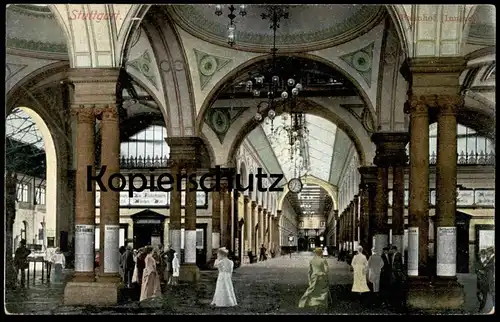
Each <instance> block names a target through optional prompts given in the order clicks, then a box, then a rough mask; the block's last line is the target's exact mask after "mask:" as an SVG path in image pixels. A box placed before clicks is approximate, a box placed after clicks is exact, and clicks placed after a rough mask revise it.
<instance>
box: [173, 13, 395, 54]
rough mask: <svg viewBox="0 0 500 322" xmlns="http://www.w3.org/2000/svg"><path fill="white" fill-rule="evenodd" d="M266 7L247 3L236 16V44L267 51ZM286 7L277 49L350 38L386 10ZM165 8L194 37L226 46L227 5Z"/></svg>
mask: <svg viewBox="0 0 500 322" xmlns="http://www.w3.org/2000/svg"><path fill="white" fill-rule="evenodd" d="M236 7H238V6H237V5H236ZM265 7H266V6H265V5H249V6H247V9H246V12H247V14H246V15H245V16H244V17H241V16H237V17H236V19H235V23H236V47H239V48H243V49H251V50H253V51H267V50H268V49H269V48H270V46H271V45H272V43H273V37H272V30H271V29H270V28H269V21H267V20H263V19H262V18H261V14H262V13H264V12H266V9H265ZM286 7H287V8H288V12H289V19H282V20H281V21H280V28H279V29H278V32H277V35H276V36H277V37H276V46H277V48H279V49H280V52H284V51H300V50H316V49H320V48H326V47H332V46H334V45H335V44H338V43H342V42H346V41H349V40H351V39H353V38H355V37H357V36H358V35H360V34H362V33H364V32H366V31H368V30H370V29H371V28H373V27H374V26H375V25H376V24H377V23H378V22H379V21H380V20H381V19H382V18H383V16H384V14H385V9H384V7H383V6H374V5H369V6H367V5H350V4H336V5H287V6H286ZM167 10H168V11H169V12H170V14H171V16H172V17H173V19H174V20H175V21H176V22H177V23H178V24H179V25H180V26H181V28H183V29H185V30H186V31H187V32H189V33H191V34H193V35H194V36H195V37H198V38H200V39H204V40H207V41H210V42H213V43H215V44H218V45H221V46H228V44H227V40H226V34H227V24H228V22H229V19H228V18H226V15H227V13H229V10H228V9H227V6H226V5H225V8H224V9H223V12H224V15H223V16H217V15H215V5H172V6H168V7H167ZM236 14H237V12H236Z"/></svg>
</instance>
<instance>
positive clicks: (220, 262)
mask: <svg viewBox="0 0 500 322" xmlns="http://www.w3.org/2000/svg"><path fill="white" fill-rule="evenodd" d="M228 253H229V251H228V250H227V249H226V248H225V247H222V248H219V250H218V251H217V259H216V260H215V263H214V267H217V269H218V270H219V276H218V277H217V284H216V286H215V294H214V298H213V300H212V304H211V305H214V306H218V307H228V306H236V305H238V302H237V301H236V295H235V294H234V288H233V281H232V276H233V267H234V263H233V261H232V260H230V259H229V258H227V255H228Z"/></svg>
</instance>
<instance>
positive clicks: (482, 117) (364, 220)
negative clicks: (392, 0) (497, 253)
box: [4, 4, 496, 307]
mask: <svg viewBox="0 0 500 322" xmlns="http://www.w3.org/2000/svg"><path fill="white" fill-rule="evenodd" d="M495 25H496V11H495V7H494V6H493V5H472V4H469V5H467V4H455V5H410V4H407V5H360V4H358V5H356V4H350V5H347V4H344V5H340V4H337V5H326V4H325V5H286V6H285V5H239V4H238V5H236V4H235V5H201V4H197V5H181V4H172V5H159V4H158V5H145V4H36V5H35V4H16V5H14V4H11V5H8V7H7V9H6V78H5V82H6V109H5V119H6V123H5V131H6V133H5V135H6V138H5V151H6V155H5V170H4V172H5V175H4V180H5V190H4V191H5V192H4V193H5V195H4V198H5V200H6V202H5V213H6V216H5V218H6V228H5V229H6V231H5V236H6V263H7V264H8V263H9V261H11V260H12V258H13V254H14V252H15V250H16V249H17V247H18V246H19V244H20V242H21V240H25V241H26V242H27V244H28V247H29V248H30V249H31V250H32V254H33V256H36V254H41V253H43V252H44V250H45V249H46V248H47V247H59V248H60V249H61V251H63V252H64V253H71V254H73V255H72V256H73V258H74V262H73V269H74V274H73V276H72V279H71V281H69V282H68V283H67V284H66V286H65V287H66V289H65V294H64V297H65V299H64V300H65V302H66V303H72V304H86V303H87V302H88V303H92V304H94V303H95V301H96V300H97V301H99V297H98V296H97V297H96V292H101V294H105V295H103V296H102V297H101V298H102V299H103V301H111V302H113V301H114V300H113V296H115V297H116V283H114V284H113V282H112V281H114V278H116V275H117V273H118V264H117V263H114V262H112V261H108V260H107V259H106V260H104V259H105V258H108V257H109V258H114V261H117V260H118V257H113V256H112V255H107V254H110V253H112V252H116V251H117V250H118V248H119V247H120V246H124V245H132V247H134V248H140V247H143V246H146V245H153V246H155V245H163V246H166V245H168V244H170V245H172V247H173V249H175V250H176V251H177V252H178V253H179V254H181V261H182V265H183V269H182V270H181V271H182V276H181V280H182V281H185V282H189V283H191V282H196V281H197V280H199V279H200V270H204V269H206V268H207V265H208V264H209V263H210V261H212V260H213V258H214V256H215V254H216V251H217V249H218V248H220V247H226V248H227V249H229V250H230V251H231V253H232V254H233V256H234V258H237V259H238V261H239V262H240V263H241V266H242V267H244V266H252V265H254V264H255V262H257V261H258V260H259V259H258V254H259V251H260V248H261V247H262V246H264V247H265V248H266V249H267V250H268V251H269V253H270V254H271V253H272V254H273V255H272V256H273V257H280V256H289V255H290V253H299V252H308V251H312V250H314V249H315V248H318V247H321V248H324V247H326V248H327V249H328V251H329V252H330V253H331V254H334V253H335V252H338V251H339V250H347V251H355V250H356V249H357V247H358V246H362V247H363V249H365V250H368V251H369V250H371V249H372V248H374V249H377V251H380V252H381V250H382V248H383V247H386V246H388V245H396V246H397V247H398V249H400V250H401V251H402V252H404V254H405V261H406V265H407V267H408V276H409V279H412V278H413V280H415V281H416V282H414V284H412V287H411V288H410V290H409V294H410V293H411V296H409V302H411V303H414V305H415V306H418V305H423V306H426V305H427V306H429V307H432V306H433V305H434V304H433V303H426V304H421V303H422V302H423V301H422V300H421V299H422V298H426V297H429V296H431V297H435V298H437V299H438V300H437V302H439V301H440V297H439V296H441V295H439V294H441V293H439V292H437V293H432V294H431V295H429V293H428V292H429V291H428V287H427V286H426V285H427V284H425V283H426V282H425V281H427V279H428V278H429V276H431V277H432V279H433V281H434V279H436V280H437V281H438V282H436V283H437V284H436V285H437V286H436V287H438V288H439V287H449V288H450V290H451V289H452V290H451V291H449V294H451V295H448V298H447V300H446V303H451V304H449V305H450V306H452V307H453V306H459V305H460V303H463V296H464V295H463V291H461V288H460V287H461V286H460V283H458V282H457V281H456V276H457V274H473V273H474V271H475V265H476V262H477V260H478V254H479V251H480V250H482V249H486V248H488V247H491V246H494V244H495V243H494V240H495V239H494V236H495V164H496V159H495V141H496V133H495V123H496V113H495V72H496V58H495V53H496V38H495ZM270 27H271V28H270ZM103 165H106V172H105V173H104V174H103V175H102V181H103V182H104V184H105V185H106V186H108V183H109V182H115V184H116V185H119V183H117V182H118V181H116V180H115V179H116V176H115V179H113V178H111V179H109V178H110V176H112V175H113V174H122V175H123V176H124V177H125V178H131V177H135V179H134V180H133V182H130V181H128V180H127V182H123V185H124V191H112V190H111V189H108V190H107V191H101V190H102V189H101V188H100V187H99V185H98V184H96V182H95V181H93V182H92V184H90V185H88V182H89V179H88V177H89V172H88V167H90V169H91V170H90V172H91V174H92V175H93V176H99V171H100V169H101V167H102V166H103ZM217 166H219V167H221V168H224V169H228V170H225V172H224V175H225V176H226V177H225V178H223V179H222V184H221V189H220V190H218V191H212V192H207V191H204V190H203V189H201V188H200V187H199V186H198V188H197V189H190V187H191V186H189V187H188V186H187V183H186V181H183V182H184V183H183V185H182V186H181V187H180V189H177V188H173V190H172V191H160V190H158V189H157V188H154V186H155V185H156V184H157V182H155V181H154V180H153V181H151V180H149V179H148V182H147V187H148V188H147V189H144V190H143V191H139V190H140V189H136V191H133V193H130V194H129V191H128V190H130V189H133V188H132V187H131V186H132V185H134V186H135V187H139V186H140V185H141V184H142V182H140V180H139V179H140V178H139V176H138V175H139V174H141V175H143V176H145V177H146V178H149V177H150V176H152V175H154V176H156V178H157V177H158V176H159V175H161V174H163V173H169V174H172V175H174V176H175V175H176V174H183V175H186V176H190V175H192V176H194V177H195V178H197V179H199V178H200V177H202V176H203V175H204V174H206V173H207V172H209V171H212V170H213V169H214V168H215V167H217ZM259 169H260V170H261V171H262V172H264V173H265V174H266V175H267V178H266V179H263V180H262V185H263V189H257V177H256V174H257V172H258V170H259ZM237 175H238V176H237ZM273 175H278V176H280V177H281V180H280V181H279V182H276V184H275V182H274V179H273ZM228 177H229V178H232V180H231V182H228V180H227V178H228ZM275 177H276V176H275ZM236 178H238V180H239V181H238V184H239V186H240V187H249V186H250V187H252V186H253V189H248V190H246V191H235V189H233V190H231V189H229V188H228V185H232V186H233V187H234V186H235V185H236ZM108 180H109V182H108ZM113 180H115V181H113ZM209 181H210V180H209ZM211 182H212V184H213V183H214V181H211ZM89 186H90V189H89ZM271 186H273V188H279V190H281V191H272V190H273V189H271V188H270V187H271ZM259 190H263V191H259ZM112 228H113V230H112ZM448 228H450V229H448ZM108 230H109V231H112V232H109V233H108ZM440 240H441V242H440ZM450 245H451V248H450ZM443 252H451V254H452V256H451V260H447V261H446V262H444V258H445V257H446V256H444V255H442V254H444V253H443ZM40 256H41V255H40ZM110 256H111V257H110ZM96 257H99V258H100V259H101V263H103V265H100V267H99V269H98V270H97V271H95V267H94V266H95V261H96ZM440 260H441V261H440ZM106 266H108V267H106ZM442 280H445V281H446V283H444V282H443V283H442V284H440V282H439V281H442ZM450 281H451V282H450ZM100 282H102V283H104V284H105V285H106V286H103V287H99V288H96V287H95V285H96V283H100ZM104 284H103V285H104ZM85 285H86V286H85ZM108 285H111V286H108ZM113 285H114V286H113ZM443 285H446V286H443ZM450 285H451V286H450ZM113 287H114V289H113ZM109 288H111V289H109ZM436 294H438V295H436ZM96 298H97V299H96ZM110 298H111V300H110ZM412 301H413V302H412ZM424 302H425V301H424ZM428 302H432V301H428Z"/></svg>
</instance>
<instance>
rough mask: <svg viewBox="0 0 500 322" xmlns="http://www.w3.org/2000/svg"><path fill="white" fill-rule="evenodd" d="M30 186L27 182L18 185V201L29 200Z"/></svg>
mask: <svg viewBox="0 0 500 322" xmlns="http://www.w3.org/2000/svg"><path fill="white" fill-rule="evenodd" d="M28 191H29V186H28V185H27V184H22V183H20V184H18V185H17V201H18V202H29V196H28Z"/></svg>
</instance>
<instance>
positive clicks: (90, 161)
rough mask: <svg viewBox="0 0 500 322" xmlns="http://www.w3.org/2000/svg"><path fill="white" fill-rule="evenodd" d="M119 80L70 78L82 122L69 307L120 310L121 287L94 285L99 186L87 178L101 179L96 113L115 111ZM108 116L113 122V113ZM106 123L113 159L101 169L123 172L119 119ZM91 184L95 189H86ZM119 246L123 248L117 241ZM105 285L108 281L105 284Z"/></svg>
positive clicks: (101, 74) (109, 200)
mask: <svg viewBox="0 0 500 322" xmlns="http://www.w3.org/2000/svg"><path fill="white" fill-rule="evenodd" d="M118 75H119V70H118V69H113V68H110V69H105V68H95V69H93V68H88V69H87V68H75V69H71V70H70V72H69V79H70V81H71V82H72V83H73V85H74V99H73V104H72V113H73V115H76V119H77V120H76V121H77V122H76V123H77V125H76V153H75V155H76V159H77V160H76V174H75V180H76V182H77V184H76V188H75V275H74V279H73V281H71V282H68V283H67V284H66V286H65V289H64V304H65V305H115V304H116V303H117V301H118V289H117V283H115V282H114V281H110V282H111V283H104V282H103V283H92V282H94V281H95V272H94V260H95V257H94V238H95V181H91V180H90V178H87V177H88V176H94V175H96V176H97V174H96V171H95V170H96V169H95V110H94V109H95V108H97V109H99V108H102V107H107V106H109V105H111V106H114V105H115V103H116V94H117V81H118ZM108 113H109V112H108ZM105 114H106V113H105ZM107 115H108V116H109V115H111V116H113V113H111V114H107ZM106 121H109V123H108V124H107V125H103V127H102V128H101V131H104V133H102V134H103V135H109V136H110V137H109V138H104V140H107V139H109V140H110V141H109V142H110V143H111V144H112V146H111V147H110V151H108V153H106V154H105V155H104V154H103V155H104V160H101V163H102V162H111V163H110V166H111V167H114V168H115V169H116V170H118V171H119V165H118V167H117V166H116V163H115V162H116V161H115V160H114V157H115V154H116V144H117V142H118V145H119V134H117V133H119V131H116V126H117V124H118V121H117V120H114V117H112V118H111V119H108V120H105V121H104V123H106ZM106 133H108V134H106ZM115 140H116V141H117V142H116V141H115ZM118 153H119V151H118ZM106 157H108V160H106ZM111 170H113V169H111ZM106 172H108V171H106ZM109 173H110V172H109ZM88 181H91V183H90V184H89V186H88V187H87V182H88ZM103 181H104V180H103ZM103 184H104V186H106V187H108V182H103ZM108 195H109V196H110V197H105V199H104V200H106V201H105V204H106V206H104V207H105V209H106V207H107V209H108V210H104V211H105V212H106V213H107V215H105V217H106V219H104V222H106V221H108V223H113V224H114V223H116V222H117V221H116V219H115V218H116V216H117V213H118V211H119V210H118V208H117V206H116V201H114V198H115V197H114V194H113V193H111V194H108ZM109 216H111V217H109ZM102 220H103V219H102V217H101V221H102ZM110 239H112V238H110ZM113 244H114V242H113ZM116 245H117V247H118V240H117V241H116ZM100 258H101V263H102V264H101V265H104V262H106V259H105V258H104V256H103V254H101V255H100ZM108 258H109V257H108ZM116 260H118V258H117V259H116ZM112 262H114V260H112ZM108 267H109V266H108ZM111 271H114V269H111ZM101 281H103V280H102V279H101Z"/></svg>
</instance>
